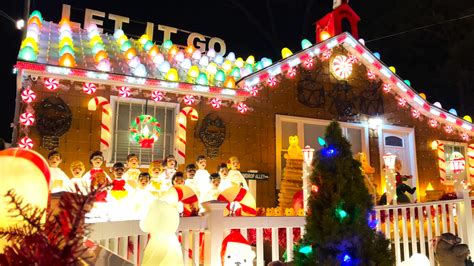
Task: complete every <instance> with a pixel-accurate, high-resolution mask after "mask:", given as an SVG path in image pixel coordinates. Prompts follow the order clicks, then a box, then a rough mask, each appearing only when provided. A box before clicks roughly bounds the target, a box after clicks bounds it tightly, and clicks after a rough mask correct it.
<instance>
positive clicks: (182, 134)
mask: <svg viewBox="0 0 474 266" xmlns="http://www.w3.org/2000/svg"><path fill="white" fill-rule="evenodd" d="M188 117H189V118H190V119H191V121H197V120H198V118H199V114H198V112H197V111H196V109H194V108H192V107H190V106H187V107H184V108H183V109H181V111H180V112H179V114H178V119H177V121H178V127H177V128H178V129H177V133H178V134H177V139H176V151H177V154H178V158H177V161H178V163H180V164H183V163H184V162H185V159H186V124H187V119H186V118H188Z"/></svg>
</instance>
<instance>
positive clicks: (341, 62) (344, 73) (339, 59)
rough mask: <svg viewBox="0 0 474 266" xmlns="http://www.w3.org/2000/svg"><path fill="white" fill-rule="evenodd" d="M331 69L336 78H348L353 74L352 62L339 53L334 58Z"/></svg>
mask: <svg viewBox="0 0 474 266" xmlns="http://www.w3.org/2000/svg"><path fill="white" fill-rule="evenodd" d="M331 69H332V72H333V73H334V75H335V76H336V78H338V79H347V78H348V77H349V76H350V75H351V74H352V63H351V62H349V58H347V56H345V55H338V56H336V57H335V58H334V60H332V63H331Z"/></svg>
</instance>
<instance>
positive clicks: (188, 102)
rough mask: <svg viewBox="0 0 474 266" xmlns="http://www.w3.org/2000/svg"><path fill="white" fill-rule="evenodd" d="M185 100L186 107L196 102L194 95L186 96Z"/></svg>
mask: <svg viewBox="0 0 474 266" xmlns="http://www.w3.org/2000/svg"><path fill="white" fill-rule="evenodd" d="M183 100H184V103H185V104H186V105H192V104H194V102H195V101H196V99H194V96H193V95H186V96H184V98H183Z"/></svg>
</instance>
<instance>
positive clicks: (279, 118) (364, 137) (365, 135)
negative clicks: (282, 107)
mask: <svg viewBox="0 0 474 266" xmlns="http://www.w3.org/2000/svg"><path fill="white" fill-rule="evenodd" d="M275 120H276V121H275V130H276V132H275V133H276V134H275V136H276V138H275V141H276V151H275V157H276V188H277V189H280V183H281V178H282V169H281V165H282V160H281V151H282V150H283V149H282V139H281V138H282V122H290V123H296V125H297V134H298V138H299V139H300V144H299V145H300V147H304V146H305V145H306V143H303V141H304V137H305V136H304V125H305V124H311V125H321V126H328V125H329V124H330V123H331V120H323V119H316V118H308V117H299V116H288V115H278V114H277V115H275ZM338 123H339V124H340V125H341V129H342V131H343V134H344V135H347V129H348V128H354V129H360V130H361V149H362V152H363V153H365V154H366V157H367V160H368V161H369V162H370V154H369V127H368V125H367V124H366V123H360V124H359V123H349V122H340V121H338ZM317 137H318V136H315V138H317Z"/></svg>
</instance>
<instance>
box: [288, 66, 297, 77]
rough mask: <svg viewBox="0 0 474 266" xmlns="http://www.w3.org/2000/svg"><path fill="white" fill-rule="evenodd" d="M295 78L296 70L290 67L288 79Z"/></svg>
mask: <svg viewBox="0 0 474 266" xmlns="http://www.w3.org/2000/svg"><path fill="white" fill-rule="evenodd" d="M295 76H296V68H294V67H292V68H290V70H288V77H290V78H294V77H295Z"/></svg>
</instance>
